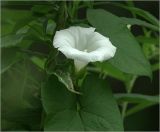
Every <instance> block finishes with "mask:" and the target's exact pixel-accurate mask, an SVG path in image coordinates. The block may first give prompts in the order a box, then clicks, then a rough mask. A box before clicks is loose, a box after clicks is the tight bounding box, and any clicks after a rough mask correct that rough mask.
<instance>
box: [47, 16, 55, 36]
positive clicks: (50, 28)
mask: <svg viewBox="0 0 160 132" xmlns="http://www.w3.org/2000/svg"><path fill="white" fill-rule="evenodd" d="M55 28H56V23H55V22H54V21H53V20H52V19H49V20H48V23H47V27H46V33H47V34H49V35H53V33H54V30H55Z"/></svg>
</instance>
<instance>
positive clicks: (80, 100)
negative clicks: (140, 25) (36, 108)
mask: <svg viewBox="0 0 160 132" xmlns="http://www.w3.org/2000/svg"><path fill="white" fill-rule="evenodd" d="M79 90H80V92H81V93H82V95H78V94H73V93H71V92H69V91H68V90H67V89H66V88H65V86H64V85H63V84H62V83H60V82H59V81H58V78H57V77H56V76H53V75H52V76H50V77H49V79H48V81H47V83H46V85H45V87H43V88H42V102H43V106H44V109H45V111H46V113H47V118H46V121H45V131H48V130H50V131H100V130H101V131H107V130H109V131H115V130H116V131H117V130H123V125H122V120H121V116H120V112H119V110H118V107H117V104H116V102H115V100H114V98H113V95H112V93H111V90H110V88H109V86H108V85H107V83H106V82H105V81H104V80H100V79H99V78H97V77H96V76H94V75H88V76H87V77H86V79H85V81H84V82H83V84H82V87H81V88H80V89H79Z"/></svg>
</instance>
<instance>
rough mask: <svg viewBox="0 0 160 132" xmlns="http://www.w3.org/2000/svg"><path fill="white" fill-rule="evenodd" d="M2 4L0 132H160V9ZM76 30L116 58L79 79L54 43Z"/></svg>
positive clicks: (84, 4)
mask: <svg viewBox="0 0 160 132" xmlns="http://www.w3.org/2000/svg"><path fill="white" fill-rule="evenodd" d="M1 5H2V10H1V86H2V87H1V104H2V108H1V111H2V112H1V113H2V122H1V126H2V130H30V131H31V130H32V131H34V130H38V131H40V130H97V131H98V130H123V129H124V130H143V131H144V130H158V114H159V113H158V105H159V92H158V85H159V84H158V83H159V80H158V72H159V20H158V19H157V18H158V14H157V12H158V2H156V1H154V2H145V1H142V2H132V1H128V2H127V1H120V2H113V1H110V2H107V1H106V2H96V1H68V2H66V1H57V2H56V1H39V2H36V1H13V2H12V1H2V3H1ZM73 25H74V26H82V27H89V26H93V27H95V28H96V30H97V31H98V32H100V33H101V34H103V35H105V36H107V37H109V38H110V40H111V42H112V43H113V45H115V46H116V47H117V53H116V55H115V57H114V58H113V59H111V60H109V61H106V62H103V63H98V62H96V63H93V64H89V65H88V66H87V68H86V69H85V70H84V71H82V73H80V74H79V75H76V74H75V73H74V67H73V61H72V60H67V59H66V58H65V56H63V55H62V54H61V53H59V52H57V51H56V49H54V48H53V44H52V40H53V37H54V34H55V31H57V30H60V29H64V28H68V27H69V26H73ZM77 80H78V81H77ZM77 86H78V87H79V88H77ZM75 90H76V91H75ZM77 91H78V94H77V93H76V92H77ZM111 91H112V92H111ZM79 93H82V95H81V94H79Z"/></svg>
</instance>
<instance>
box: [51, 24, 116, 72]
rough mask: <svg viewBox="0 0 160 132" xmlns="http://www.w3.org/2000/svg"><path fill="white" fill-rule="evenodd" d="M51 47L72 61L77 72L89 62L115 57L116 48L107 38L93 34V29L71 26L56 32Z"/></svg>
mask: <svg viewBox="0 0 160 132" xmlns="http://www.w3.org/2000/svg"><path fill="white" fill-rule="evenodd" d="M53 46H54V47H55V48H58V50H59V51H61V52H62V53H63V54H64V55H65V56H66V57H67V58H69V59H73V60H74V64H75V68H76V70H77V71H79V70H81V69H82V68H83V67H85V66H86V65H87V64H88V63H89V62H96V61H100V62H102V61H105V60H108V59H110V58H112V57H113V56H114V55H115V52H116V47H115V46H113V45H112V43H111V42H110V40H109V38H107V37H105V36H103V35H101V34H100V33H98V32H95V28H92V27H90V28H83V27H79V26H72V27H69V28H68V29H64V30H60V31H57V32H56V34H55V37H54V40H53Z"/></svg>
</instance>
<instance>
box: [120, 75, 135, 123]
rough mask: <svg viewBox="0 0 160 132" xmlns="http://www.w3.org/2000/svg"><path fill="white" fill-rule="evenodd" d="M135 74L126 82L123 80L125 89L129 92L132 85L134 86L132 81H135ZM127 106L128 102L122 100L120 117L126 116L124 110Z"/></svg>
mask: <svg viewBox="0 0 160 132" xmlns="http://www.w3.org/2000/svg"><path fill="white" fill-rule="evenodd" d="M136 78H137V76H133V77H132V79H131V80H130V81H129V82H128V81H127V82H125V86H126V91H127V93H128V94H129V93H131V92H132V89H133V86H134V82H135V81H136ZM127 107H128V102H124V103H123V104H122V119H123V120H124V119H125V116H126V111H127Z"/></svg>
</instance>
